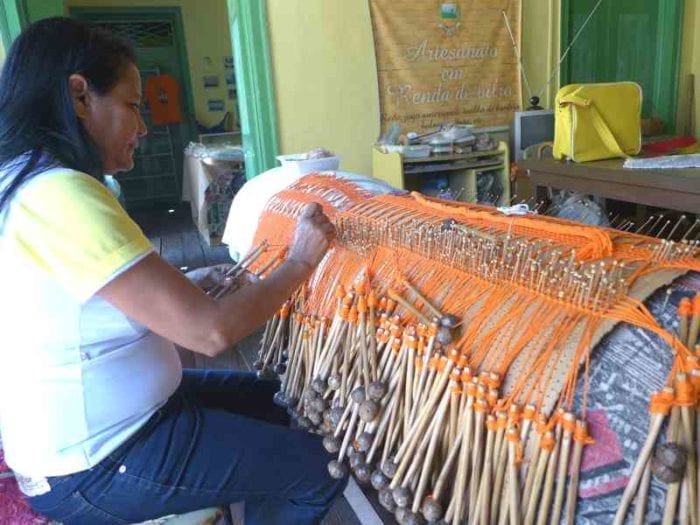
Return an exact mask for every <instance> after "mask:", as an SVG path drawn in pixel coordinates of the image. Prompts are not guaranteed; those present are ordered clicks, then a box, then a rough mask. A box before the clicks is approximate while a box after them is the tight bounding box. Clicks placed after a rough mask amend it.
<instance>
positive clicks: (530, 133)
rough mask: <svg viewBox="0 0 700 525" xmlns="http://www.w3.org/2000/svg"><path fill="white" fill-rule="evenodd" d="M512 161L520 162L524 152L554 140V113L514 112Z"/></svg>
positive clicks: (539, 111)
mask: <svg viewBox="0 0 700 525" xmlns="http://www.w3.org/2000/svg"><path fill="white" fill-rule="evenodd" d="M511 138H512V142H513V144H512V151H513V159H514V160H515V161H518V160H522V159H523V158H524V155H525V150H526V149H527V148H528V147H530V146H532V145H534V144H540V143H542V142H551V141H553V140H554V111H553V110H551V109H533V110H530V111H516V112H515V116H514V117H513V129H512V130H511Z"/></svg>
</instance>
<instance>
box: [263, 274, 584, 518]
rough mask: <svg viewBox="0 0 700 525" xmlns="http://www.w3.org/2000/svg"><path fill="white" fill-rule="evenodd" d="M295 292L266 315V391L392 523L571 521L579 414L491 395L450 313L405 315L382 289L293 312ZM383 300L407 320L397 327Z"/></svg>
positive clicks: (494, 391) (488, 379)
mask: <svg viewBox="0 0 700 525" xmlns="http://www.w3.org/2000/svg"><path fill="white" fill-rule="evenodd" d="M406 284H407V287H406V288H407V292H409V291H410V292H411V293H413V294H414V295H419V294H420V292H419V291H418V290H417V289H415V288H414V287H412V286H411V285H410V283H406ZM300 300H301V299H300V298H298V297H297V298H296V299H294V300H292V301H290V302H289V303H287V304H285V306H284V307H283V308H282V309H281V310H280V312H279V313H278V315H276V316H275V317H274V318H273V319H272V320H270V322H269V323H268V325H267V327H266V330H265V335H264V337H263V341H262V347H261V354H260V357H261V358H260V362H259V364H258V367H259V368H261V369H262V370H266V369H269V366H270V365H271V364H273V363H274V367H277V366H278V365H279V364H282V363H286V370H284V371H285V372H286V374H285V375H284V377H283V379H282V388H281V390H280V392H278V394H277V395H276V398H275V400H276V402H277V403H279V404H280V405H283V406H286V407H287V408H288V410H289V413H290V414H291V415H292V416H293V418H294V419H295V420H296V422H297V424H298V425H299V426H301V427H303V428H307V429H309V430H311V431H314V432H318V433H320V434H322V435H323V436H324V440H323V443H324V446H325V448H326V449H327V450H328V452H329V453H330V454H332V455H333V459H331V460H330V462H329V465H328V468H329V472H330V474H331V475H332V476H334V477H342V476H344V475H346V473H347V470H348V465H349V467H350V468H351V469H352V471H353V473H354V475H355V477H356V478H357V479H358V480H359V481H360V482H364V483H371V485H372V486H373V487H374V488H375V489H377V490H378V491H379V500H380V502H381V504H382V505H383V506H384V507H386V508H387V509H388V510H390V511H393V512H395V514H396V517H397V520H398V521H399V523H402V524H403V523H422V522H426V521H427V522H431V523H432V522H439V521H442V522H445V523H464V522H467V521H468V522H469V523H497V524H498V523H548V522H552V523H557V522H558V521H559V517H560V516H561V515H562V513H563V512H564V509H566V517H567V521H569V522H573V519H574V513H575V504H576V495H577V486H578V481H577V476H578V471H579V468H580V463H581V457H582V451H583V447H584V446H585V444H586V443H587V442H589V441H590V438H589V436H588V434H587V432H586V425H585V422H584V421H582V420H576V418H575V416H574V415H573V414H571V413H564V412H561V411H559V412H557V413H556V414H554V416H552V417H549V416H547V415H545V414H542V413H539V414H538V413H537V412H536V410H535V408H534V406H525V407H520V406H518V405H517V404H515V403H506V402H504V399H502V398H501V394H500V392H499V387H500V386H501V378H500V377H499V375H498V374H496V373H481V374H476V373H475V372H473V371H472V370H471V369H470V368H469V366H468V363H467V360H466V358H465V357H464V356H463V355H459V354H458V352H457V351H456V350H455V349H454V348H453V347H452V346H451V343H452V339H453V333H452V332H453V331H454V330H455V328H456V327H457V324H458V322H459V321H458V319H457V318H456V317H454V316H452V315H449V314H443V313H442V312H440V311H439V310H438V309H437V308H436V307H435V306H433V305H432V304H431V302H430V301H429V300H428V299H427V298H425V297H422V296H421V302H422V304H423V305H424V309H425V311H414V310H415V309H416V307H415V306H413V305H412V303H410V302H409V301H408V300H407V299H406V298H404V297H403V296H402V295H401V294H399V293H398V292H396V291H394V290H391V289H389V290H387V293H386V295H385V296H383V297H381V298H378V297H377V295H376V294H375V293H374V292H373V291H372V290H370V289H368V286H367V284H366V282H365V281H361V282H360V283H359V284H356V285H355V286H353V287H350V289H348V290H346V289H344V288H343V287H342V286H338V287H337V289H336V300H337V312H336V315H335V316H334V318H333V319H332V321H330V323H328V322H325V321H324V320H320V319H315V318H313V317H305V316H303V315H302V314H301V313H299V311H296V310H295V308H294V307H295V301H300ZM397 305H400V306H402V307H403V308H405V309H406V310H408V311H411V312H412V314H413V316H414V318H417V319H419V320H420V321H421V322H419V323H418V324H417V325H412V324H407V325H404V324H402V320H401V318H400V317H399V316H398V315H396V314H395V308H396V306H397ZM422 321H427V322H425V323H424V322H422ZM285 334H286V335H285ZM266 367H267V368H266ZM276 370H278V371H280V372H281V371H282V368H276ZM528 446H529V447H531V450H532V452H531V454H530V457H529V461H528V462H527V465H529V468H525V464H526V462H524V461H522V459H523V453H524V450H525V449H526V447H528ZM567 479H568V484H567Z"/></svg>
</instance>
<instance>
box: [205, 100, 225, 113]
mask: <svg viewBox="0 0 700 525" xmlns="http://www.w3.org/2000/svg"><path fill="white" fill-rule="evenodd" d="M207 109H208V110H209V111H223V110H224V101H223V100H221V99H209V100H207Z"/></svg>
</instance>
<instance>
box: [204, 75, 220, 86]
mask: <svg viewBox="0 0 700 525" xmlns="http://www.w3.org/2000/svg"><path fill="white" fill-rule="evenodd" d="M202 83H203V84H204V87H205V88H212V87H218V86H219V75H204V77H203V78H202Z"/></svg>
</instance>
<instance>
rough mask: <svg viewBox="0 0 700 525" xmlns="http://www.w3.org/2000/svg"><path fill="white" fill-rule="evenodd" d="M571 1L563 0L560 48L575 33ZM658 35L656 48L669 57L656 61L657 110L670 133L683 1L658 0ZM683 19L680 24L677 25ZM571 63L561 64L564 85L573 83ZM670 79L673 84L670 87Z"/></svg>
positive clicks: (675, 101)
mask: <svg viewBox="0 0 700 525" xmlns="http://www.w3.org/2000/svg"><path fill="white" fill-rule="evenodd" d="M571 1H572V0H561V24H560V29H561V37H560V38H561V41H560V49H562V50H564V49H566V48H567V47H568V45H569V38H570V37H571V36H573V35H571V34H570V31H569V22H570V20H569V13H570V12H571V11H570V7H571ZM658 15H659V34H658V37H657V40H656V50H657V52H658V53H659V54H664V55H665V54H667V53H668V55H669V56H670V60H662V61H661V62H660V63H657V65H656V68H655V72H654V91H655V92H656V93H657V94H658V98H657V100H656V104H655V106H656V110H657V112H658V113H659V116H660V117H661V118H663V119H664V122H665V123H667V125H668V130H669V132H673V130H675V128H676V110H677V98H678V81H679V78H678V76H679V74H680V62H681V60H680V59H681V39H682V33H683V31H682V30H679V28H682V27H683V2H679V1H677V0H659V9H658ZM676 21H680V25H678V24H676ZM569 65H570V62H566V63H565V64H562V68H561V70H560V78H561V80H560V82H561V84H560V85H562V86H565V85H566V84H569V83H570V82H571V72H570V70H569ZM669 82H670V83H671V85H670V89H669Z"/></svg>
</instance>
